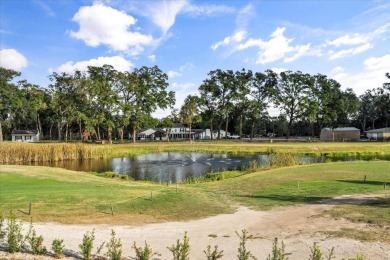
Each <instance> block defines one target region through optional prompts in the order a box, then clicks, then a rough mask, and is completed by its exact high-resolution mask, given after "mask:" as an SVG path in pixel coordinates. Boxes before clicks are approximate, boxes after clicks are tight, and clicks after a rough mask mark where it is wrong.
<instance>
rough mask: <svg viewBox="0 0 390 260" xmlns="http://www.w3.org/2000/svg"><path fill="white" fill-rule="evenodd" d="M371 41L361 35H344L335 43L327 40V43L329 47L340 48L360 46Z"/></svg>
mask: <svg viewBox="0 0 390 260" xmlns="http://www.w3.org/2000/svg"><path fill="white" fill-rule="evenodd" d="M368 41H369V37H368V36H367V35H362V34H359V33H355V34H352V35H350V34H346V35H343V36H341V37H339V38H337V39H334V40H333V41H330V40H327V41H326V43H327V44H328V45H332V46H336V47H340V46H342V45H358V44H364V43H367V42H368Z"/></svg>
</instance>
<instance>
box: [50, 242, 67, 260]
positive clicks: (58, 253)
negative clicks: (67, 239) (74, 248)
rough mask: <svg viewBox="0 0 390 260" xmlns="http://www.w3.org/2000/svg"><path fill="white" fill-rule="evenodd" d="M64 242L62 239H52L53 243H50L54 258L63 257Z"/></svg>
mask: <svg viewBox="0 0 390 260" xmlns="http://www.w3.org/2000/svg"><path fill="white" fill-rule="evenodd" d="M63 242H64V240H63V239H54V240H53V242H52V243H51V249H52V250H53V252H54V256H55V257H56V258H61V257H63V256H64V248H65V246H64V245H63Z"/></svg>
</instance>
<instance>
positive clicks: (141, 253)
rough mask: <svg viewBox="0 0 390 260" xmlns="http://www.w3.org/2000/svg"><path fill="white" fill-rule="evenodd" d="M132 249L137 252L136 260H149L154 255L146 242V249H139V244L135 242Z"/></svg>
mask: <svg viewBox="0 0 390 260" xmlns="http://www.w3.org/2000/svg"><path fill="white" fill-rule="evenodd" d="M132 248H134V250H135V256H136V258H135V259H136V260H149V259H150V258H151V257H152V255H154V253H153V251H152V248H151V247H150V246H149V245H148V244H147V243H146V241H145V247H144V248H142V247H137V244H136V243H135V242H134V244H133V246H132Z"/></svg>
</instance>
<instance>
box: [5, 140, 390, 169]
mask: <svg viewBox="0 0 390 260" xmlns="http://www.w3.org/2000/svg"><path fill="white" fill-rule="evenodd" d="M152 152H207V153H229V154H254V153H262V154H269V153H281V152H282V153H291V154H297V155H314V156H322V155H326V156H329V157H344V156H362V157H364V156H369V157H378V158H380V159H387V160H390V143H388V142H359V143H320V142H318V143H302V142H299V143H250V142H237V141H214V142H193V143H191V144H190V143H188V142H170V143H168V142H148V143H135V144H133V143H126V144H112V145H101V144H82V143H78V144H66V143H38V144H36V143H34V144H33V143H11V142H6V143H0V163H2V164H11V163H19V162H32V161H34V162H40V161H61V160H69V159H90V158H103V157H122V156H132V155H139V154H145V153H152Z"/></svg>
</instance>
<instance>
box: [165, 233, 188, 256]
mask: <svg viewBox="0 0 390 260" xmlns="http://www.w3.org/2000/svg"><path fill="white" fill-rule="evenodd" d="M189 241H190V239H189V238H188V236H187V232H185V233H184V238H183V243H182V242H180V240H179V239H178V240H177V241H176V245H172V246H171V247H167V248H168V250H169V251H171V253H172V255H173V260H188V259H190V258H189V256H188V255H189V254H190V243H189Z"/></svg>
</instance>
